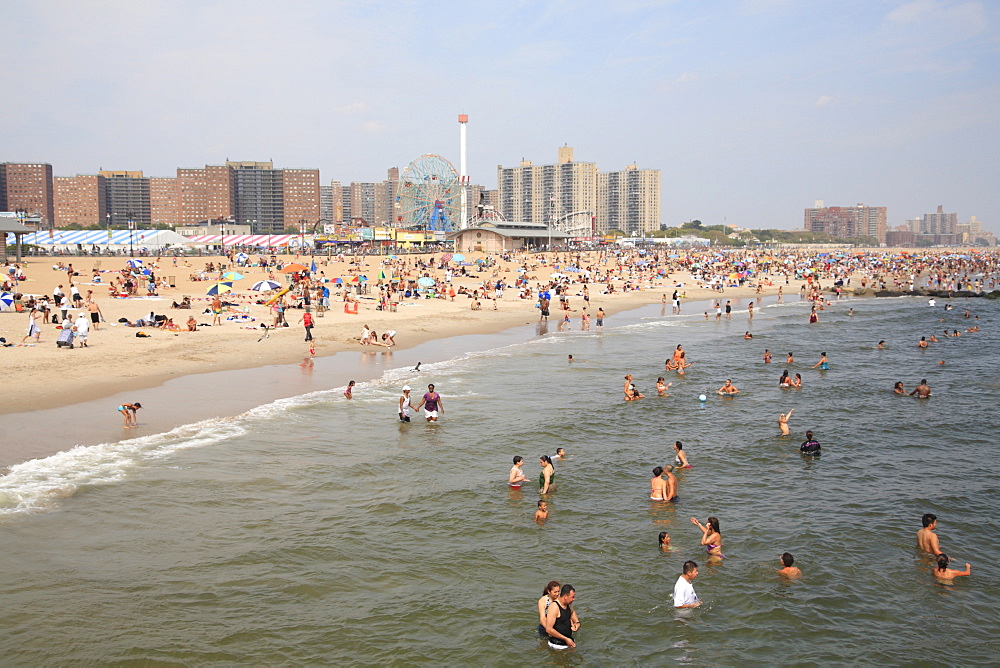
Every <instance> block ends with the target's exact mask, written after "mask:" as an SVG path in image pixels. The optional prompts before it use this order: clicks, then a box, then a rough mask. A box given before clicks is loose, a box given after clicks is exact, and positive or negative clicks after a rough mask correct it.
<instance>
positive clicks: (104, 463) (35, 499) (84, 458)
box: [0, 418, 246, 517]
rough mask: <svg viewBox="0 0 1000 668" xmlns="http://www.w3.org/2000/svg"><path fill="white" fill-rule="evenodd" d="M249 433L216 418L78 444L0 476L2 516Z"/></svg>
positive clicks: (48, 506) (44, 507)
mask: <svg viewBox="0 0 1000 668" xmlns="http://www.w3.org/2000/svg"><path fill="white" fill-rule="evenodd" d="M244 433H246V429H245V428H244V427H243V426H241V425H240V424H239V422H238V421H236V420H234V419H232V418H213V419H211V420H205V421H202V422H198V423H194V424H189V425H183V426H180V427H177V428H176V429H173V430H171V431H168V432H165V433H162V434H153V435H150V436H141V437H139V438H133V439H128V440H125V441H119V442H117V443H100V444H98V445H88V446H83V445H78V446H76V447H74V448H72V449H70V450H65V451H63V452H59V453H56V454H54V455H51V456H49V457H44V458H41V459H32V460H29V461H26V462H22V463H21V464H17V465H15V466H12V467H11V468H10V472H9V473H8V474H7V475H5V476H2V477H0V517H2V516H5V515H12V514H18V513H36V512H48V511H52V510H56V509H57V508H58V507H59V506H60V502H61V500H62V499H66V498H69V497H72V496H73V495H74V494H76V493H77V491H79V490H80V489H82V488H85V487H89V486H95V485H104V484H109V483H114V482H119V481H122V480H124V479H127V478H128V477H129V476H130V475H131V474H132V473H134V472H135V471H136V470H138V469H140V468H142V467H143V466H146V465H148V463H149V462H151V461H154V460H159V459H162V458H164V457H168V456H170V455H171V454H173V453H174V452H177V451H180V450H185V449H188V448H197V447H204V446H206V445H212V444H215V443H219V442H221V441H224V440H227V439H230V438H234V437H237V436H240V435H242V434H244Z"/></svg>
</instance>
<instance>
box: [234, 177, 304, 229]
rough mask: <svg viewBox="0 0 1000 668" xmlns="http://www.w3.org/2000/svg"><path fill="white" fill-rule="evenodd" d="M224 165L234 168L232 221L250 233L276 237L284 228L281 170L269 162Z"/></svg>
mask: <svg viewBox="0 0 1000 668" xmlns="http://www.w3.org/2000/svg"><path fill="white" fill-rule="evenodd" d="M226 164H227V165H230V166H232V167H234V174H233V175H234V183H235V191H234V192H235V201H236V214H235V216H234V217H235V219H236V222H237V223H241V224H243V225H250V229H251V230H252V232H253V234H280V233H281V232H282V231H283V230H284V229H285V202H284V194H283V184H284V179H283V177H282V174H281V171H282V170H280V169H274V167H273V165H272V163H270V162H240V163H234V162H227V163H226ZM317 185H318V184H317ZM318 198H319V193H318V188H317V200H318ZM317 206H318V202H317ZM297 222H298V221H297V220H296V223H297ZM296 229H297V225H296Z"/></svg>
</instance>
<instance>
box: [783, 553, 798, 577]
mask: <svg viewBox="0 0 1000 668" xmlns="http://www.w3.org/2000/svg"><path fill="white" fill-rule="evenodd" d="M779 561H780V562H781V570H779V571H778V575H780V576H781V577H783V578H789V579H793V578H799V577H802V571H800V570H799V568H798V567H797V566H792V564H794V563H795V557H793V556H792V555H791V553H790V552H785V553H784V554H782V555H781V557H780V558H779Z"/></svg>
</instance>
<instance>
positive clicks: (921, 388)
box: [910, 378, 931, 399]
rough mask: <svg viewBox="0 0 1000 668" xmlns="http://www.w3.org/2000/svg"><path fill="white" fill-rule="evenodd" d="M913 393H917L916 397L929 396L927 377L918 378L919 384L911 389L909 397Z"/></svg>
mask: <svg viewBox="0 0 1000 668" xmlns="http://www.w3.org/2000/svg"><path fill="white" fill-rule="evenodd" d="M914 394H915V395H917V398H918V399H927V398H928V397H930V396H931V388H930V386H929V385H928V384H927V379H926V378H923V379H921V380H920V384H919V385H917V386H916V387H915V388H913V391H912V392H910V396H911V397H912V396H913V395H914Z"/></svg>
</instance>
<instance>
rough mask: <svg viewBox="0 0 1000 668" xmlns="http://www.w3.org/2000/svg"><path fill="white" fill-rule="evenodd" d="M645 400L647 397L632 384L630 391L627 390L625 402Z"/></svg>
mask: <svg viewBox="0 0 1000 668" xmlns="http://www.w3.org/2000/svg"><path fill="white" fill-rule="evenodd" d="M645 398H646V395H645V394H643V393H642V392H640V391H639V390H637V389H636V388H635V384H634V383H630V384H629V386H628V389H627V390H625V401H638V400H639V399H645Z"/></svg>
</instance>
